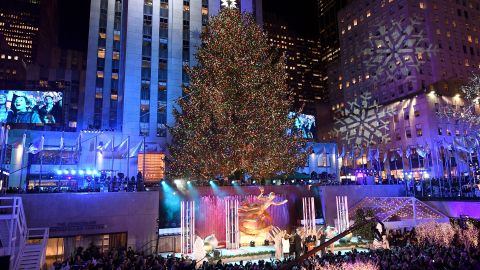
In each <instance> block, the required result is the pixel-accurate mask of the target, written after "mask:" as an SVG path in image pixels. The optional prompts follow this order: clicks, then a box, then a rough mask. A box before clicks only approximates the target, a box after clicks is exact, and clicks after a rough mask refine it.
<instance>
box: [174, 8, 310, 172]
mask: <svg viewBox="0 0 480 270" xmlns="http://www.w3.org/2000/svg"><path fill="white" fill-rule="evenodd" d="M196 57H197V63H198V64H197V66H195V67H193V68H187V73H188V75H189V77H190V84H189V86H188V87H185V88H184V93H185V94H186V95H189V98H188V99H182V100H179V102H178V104H179V107H180V109H179V110H175V111H174V115H175V117H176V126H175V127H173V128H172V129H171V134H172V136H173V139H174V140H173V144H172V146H171V147H170V152H171V160H170V161H171V163H170V173H171V174H172V176H174V177H186V178H195V179H212V178H216V177H218V176H219V175H220V176H229V175H232V174H234V173H240V174H243V175H246V174H248V175H249V176H251V177H252V178H254V179H262V178H267V177H271V176H275V175H276V173H278V172H283V173H291V172H293V171H294V170H295V168H297V167H299V166H300V165H302V164H304V160H305V159H306V155H308V153H307V152H306V151H304V152H300V149H302V148H303V147H304V141H303V139H301V138H298V137H297V136H288V135H287V132H286V131H287V130H288V129H289V128H291V127H292V126H293V124H294V123H293V121H294V119H289V118H288V113H289V111H290V110H291V109H292V107H293V93H292V92H291V91H289V90H288V88H287V85H286V83H285V79H286V72H285V58H284V57H283V56H282V55H278V54H277V53H276V52H275V51H274V50H273V49H272V47H271V46H270V45H269V44H268V41H267V38H266V35H265V34H264V33H263V32H262V30H261V28H260V27H259V26H258V25H257V24H256V23H255V21H254V19H253V18H252V17H251V16H250V15H248V14H242V13H240V11H239V10H238V9H233V8H225V9H222V10H221V11H220V13H219V15H218V16H216V17H213V18H212V19H211V20H210V21H209V24H208V26H207V27H206V28H205V30H204V32H203V33H202V45H201V47H200V48H199V49H198V51H197V54H196Z"/></svg>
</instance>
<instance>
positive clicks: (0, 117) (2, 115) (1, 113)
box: [0, 94, 13, 123]
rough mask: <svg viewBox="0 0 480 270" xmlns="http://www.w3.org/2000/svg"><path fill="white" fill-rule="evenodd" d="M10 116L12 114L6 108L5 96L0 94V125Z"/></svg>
mask: <svg viewBox="0 0 480 270" xmlns="http://www.w3.org/2000/svg"><path fill="white" fill-rule="evenodd" d="M11 114H13V112H12V111H11V110H10V109H9V108H7V96H6V95H5V94H0V123H5V122H7V119H8V117H9V116H10V115H11ZM10 117H11V116H10Z"/></svg>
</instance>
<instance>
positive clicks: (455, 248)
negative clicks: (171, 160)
mask: <svg viewBox="0 0 480 270" xmlns="http://www.w3.org/2000/svg"><path fill="white" fill-rule="evenodd" d="M388 239H389V241H390V245H391V247H392V248H391V249H390V250H384V249H378V250H368V251H365V252H360V251H357V250H356V249H352V250H351V251H349V252H346V253H344V254H342V253H341V252H338V253H335V254H334V253H332V252H328V253H326V254H325V255H323V256H319V255H316V256H312V257H310V258H309V259H307V260H304V261H303V262H300V263H294V264H293V267H292V269H296V270H301V269H305V270H317V269H318V270H321V269H342V267H344V266H345V265H349V264H350V265H353V264H354V263H359V262H362V263H370V264H374V265H376V266H377V268H378V269H381V270H387V269H388V270H407V269H427V270H429V269H465V270H468V269H480V249H478V248H474V247H470V248H466V247H465V246H464V245H463V244H462V243H459V242H458V241H456V240H454V241H453V242H452V243H451V245H450V246H448V247H441V246H438V245H435V244H432V243H418V241H417V239H416V237H415V231H414V230H412V231H406V230H404V231H401V230H399V231H393V232H390V234H389V236H388ZM454 239H457V237H455V238H454ZM291 262H293V258H292V257H290V258H288V259H284V260H283V261H279V260H270V261H265V260H260V261H256V262H238V263H222V261H218V262H214V263H208V262H203V263H201V264H198V265H197V263H196V261H195V260H192V259H190V258H188V257H185V258H184V257H182V258H174V257H162V256H152V255H149V256H145V255H143V254H140V253H135V252H134V251H133V250H132V249H131V248H128V249H127V250H125V249H114V250H111V251H109V252H106V253H101V252H100V251H99V249H98V248H96V247H94V246H90V247H89V248H87V249H83V248H78V249H77V251H76V253H75V254H74V256H72V257H71V258H69V259H68V260H66V261H64V262H57V263H55V264H54V266H52V269H59V270H70V269H72V270H74V269H78V270H87V269H88V270H90V269H98V270H183V269H185V270H190V269H191V270H194V269H201V270H273V269H281V268H282V267H283V266H286V264H288V263H291ZM349 269H350V268H349Z"/></svg>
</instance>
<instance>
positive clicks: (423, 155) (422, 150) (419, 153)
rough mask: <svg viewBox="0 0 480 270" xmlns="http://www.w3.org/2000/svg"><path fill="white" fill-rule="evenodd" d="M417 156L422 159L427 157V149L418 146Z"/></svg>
mask: <svg viewBox="0 0 480 270" xmlns="http://www.w3.org/2000/svg"><path fill="white" fill-rule="evenodd" d="M417 154H418V155H419V156H421V157H422V158H424V157H426V156H427V152H426V151H425V149H423V148H422V147H421V146H418V147H417Z"/></svg>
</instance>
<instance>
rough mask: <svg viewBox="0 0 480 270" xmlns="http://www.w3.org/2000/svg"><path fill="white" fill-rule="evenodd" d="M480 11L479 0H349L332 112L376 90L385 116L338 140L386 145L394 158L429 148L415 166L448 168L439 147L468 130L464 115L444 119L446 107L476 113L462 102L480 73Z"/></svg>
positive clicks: (333, 82)
mask: <svg viewBox="0 0 480 270" xmlns="http://www.w3.org/2000/svg"><path fill="white" fill-rule="evenodd" d="M479 15H480V2H479V1H459V0H456V1H450V0H441V1H438V0H435V1H429V0H422V1H412V0H383V1H352V2H351V3H350V4H348V5H347V6H346V7H345V8H344V9H342V10H341V11H340V12H339V13H338V28H339V38H340V48H341V50H340V58H339V60H338V68H337V70H336V72H337V73H338V77H336V78H329V80H330V92H332V93H337V94H340V95H341V96H343V100H340V101H338V102H337V103H336V104H333V106H332V110H334V111H337V110H340V111H342V110H345V109H347V111H351V112H352V111H354V110H350V109H351V108H352V106H353V104H359V103H361V101H360V100H361V98H364V97H365V93H371V95H372V100H371V101H372V102H373V101H377V102H378V105H379V106H383V108H384V109H385V111H384V112H386V113H385V114H383V113H382V115H374V116H372V117H368V118H367V119H364V121H367V122H368V121H371V123H370V126H371V129H372V130H370V131H368V130H367V131H365V130H360V128H359V129H358V130H355V128H353V127H352V126H350V128H351V129H352V128H353V131H351V132H349V134H347V135H342V138H341V140H342V141H343V142H344V143H345V144H363V145H371V144H377V145H381V146H380V149H381V151H382V152H383V151H387V152H388V157H389V158H390V157H391V156H392V155H398V154H397V153H398V151H397V150H400V146H403V153H405V151H406V150H405V149H407V148H408V149H411V150H410V151H412V153H413V154H414V155H416V150H417V149H428V150H429V152H430V163H428V162H427V165H418V164H417V165H418V166H417V167H415V166H414V167H413V168H411V171H414V172H420V171H421V170H424V169H426V167H429V168H430V170H432V171H433V173H435V174H436V175H443V173H446V171H445V168H443V166H442V162H437V160H442V159H445V157H446V156H445V152H444V151H443V150H442V149H445V147H447V148H448V147H449V146H450V145H451V144H452V143H453V141H454V139H455V138H457V140H458V138H460V137H462V136H464V135H466V134H468V133H469V128H468V125H465V124H464V123H462V119H454V118H452V117H450V118H448V117H442V116H441V115H442V112H445V111H449V110H450V111H451V110H457V111H461V110H465V109H467V108H469V109H468V110H469V112H468V113H472V114H476V113H478V108H477V107H476V106H473V107H469V106H468V105H469V104H468V102H465V101H464V100H463V95H462V93H461V90H460V86H462V85H464V84H466V83H468V81H469V78H470V77H472V74H473V73H477V74H478V73H479V72H480V70H479V69H480V45H479V36H480V21H478V20H477V19H476V18H478V16H479ZM360 106H361V105H360ZM349 108H350V109H349ZM353 114H355V113H353ZM340 118H342V117H340V116H339V115H337V124H340V125H342V124H343V125H344V126H346V127H347V129H349V127H348V125H349V124H348V123H349V121H348V120H347V121H338V119H340ZM357 120H358V119H357ZM359 121H360V120H359ZM362 121H363V120H362ZM380 130H381V131H380ZM337 131H338V130H337ZM354 137H357V138H354ZM359 138H360V139H359ZM363 139H364V140H363ZM362 140H363V141H362ZM381 156H382V157H383V153H382V154H381ZM404 158H405V157H404ZM459 161H460V160H459ZM407 163H408V162H407ZM418 163H419V164H425V162H423V163H422V162H418ZM458 163H460V162H458ZM466 163H468V162H466ZM428 164H430V165H428ZM432 164H433V165H432ZM459 166H460V165H459ZM465 166H468V165H465Z"/></svg>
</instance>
